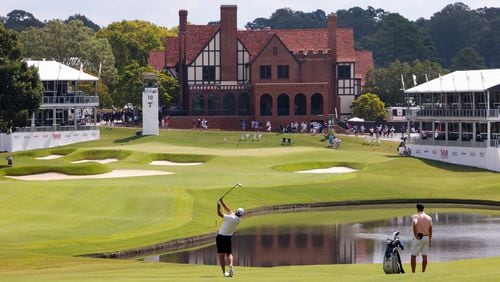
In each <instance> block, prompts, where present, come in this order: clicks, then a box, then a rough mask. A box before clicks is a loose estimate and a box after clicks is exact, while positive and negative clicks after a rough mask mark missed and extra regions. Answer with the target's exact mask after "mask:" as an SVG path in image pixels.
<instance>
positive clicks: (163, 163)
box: [149, 161, 203, 166]
mask: <svg viewBox="0 0 500 282" xmlns="http://www.w3.org/2000/svg"><path fill="white" fill-rule="evenodd" d="M149 164H150V165H179V166H184V165H186V166H188V165H201V164H203V163H175V162H171V161H152V162H150V163H149Z"/></svg>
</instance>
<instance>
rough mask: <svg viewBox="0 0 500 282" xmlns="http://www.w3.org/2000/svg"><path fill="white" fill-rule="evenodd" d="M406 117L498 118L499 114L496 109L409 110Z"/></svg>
mask: <svg viewBox="0 0 500 282" xmlns="http://www.w3.org/2000/svg"><path fill="white" fill-rule="evenodd" d="M408 117H409V118H417V117H454V118H500V114H499V110H498V109H490V110H486V109H475V110H472V109H410V111H409V113H408Z"/></svg>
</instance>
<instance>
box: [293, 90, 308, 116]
mask: <svg viewBox="0 0 500 282" xmlns="http://www.w3.org/2000/svg"><path fill="white" fill-rule="evenodd" d="M306 101H307V99H306V95H304V94H302V93H299V94H297V95H295V99H294V102H293V108H294V114H295V115H296V116H305V115H306V114H307V105H306V104H307V102H306Z"/></svg>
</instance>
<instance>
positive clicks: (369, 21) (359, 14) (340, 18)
mask: <svg viewBox="0 0 500 282" xmlns="http://www.w3.org/2000/svg"><path fill="white" fill-rule="evenodd" d="M336 14H337V26H338V27H352V28H353V30H354V40H355V41H356V42H358V41H359V40H360V39H361V38H362V37H364V36H370V35H373V34H374V33H375V32H376V31H377V29H378V24H379V22H380V20H381V19H382V18H383V17H384V16H386V15H387V12H385V11H384V10H383V9H375V8H373V7H371V6H368V8H367V9H366V10H364V9H362V8H360V7H353V8H350V9H349V10H338V11H337V13H336Z"/></svg>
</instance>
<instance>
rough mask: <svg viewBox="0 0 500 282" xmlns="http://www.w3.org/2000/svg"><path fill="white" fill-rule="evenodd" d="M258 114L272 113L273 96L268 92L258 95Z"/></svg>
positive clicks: (269, 114) (267, 114) (270, 114)
mask: <svg viewBox="0 0 500 282" xmlns="http://www.w3.org/2000/svg"><path fill="white" fill-rule="evenodd" d="M260 115H261V116H272V115H273V97H271V95H270V94H264V95H262V96H261V97H260Z"/></svg>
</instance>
